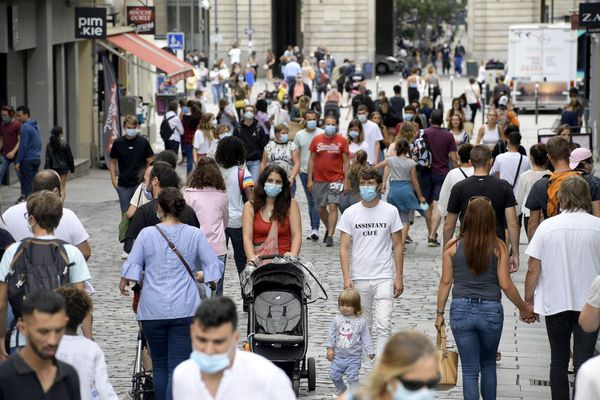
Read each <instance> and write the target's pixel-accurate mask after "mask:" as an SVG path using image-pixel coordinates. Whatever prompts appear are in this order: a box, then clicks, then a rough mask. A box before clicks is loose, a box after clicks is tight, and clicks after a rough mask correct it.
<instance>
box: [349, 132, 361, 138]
mask: <svg viewBox="0 0 600 400" xmlns="http://www.w3.org/2000/svg"><path fill="white" fill-rule="evenodd" d="M358 135H359V133H358V132H357V131H348V136H350V137H351V138H352V139H356V138H357V137H358Z"/></svg>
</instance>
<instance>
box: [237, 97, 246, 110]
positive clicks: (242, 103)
mask: <svg viewBox="0 0 600 400" xmlns="http://www.w3.org/2000/svg"><path fill="white" fill-rule="evenodd" d="M234 104H235V108H244V107H245V106H246V100H244V99H242V100H236V101H235V103H234Z"/></svg>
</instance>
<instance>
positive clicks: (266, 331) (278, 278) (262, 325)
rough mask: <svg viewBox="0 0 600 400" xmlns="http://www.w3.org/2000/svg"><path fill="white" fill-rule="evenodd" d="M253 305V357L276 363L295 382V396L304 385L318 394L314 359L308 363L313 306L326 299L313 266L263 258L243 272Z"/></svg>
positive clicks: (250, 305) (294, 260) (250, 330)
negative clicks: (305, 379) (303, 381)
mask: <svg viewBox="0 0 600 400" xmlns="http://www.w3.org/2000/svg"><path fill="white" fill-rule="evenodd" d="M241 278H242V288H243V291H244V296H245V297H246V299H247V300H248V344H249V348H250V351H252V352H254V353H256V354H260V355H261V356H263V357H265V358H267V359H269V360H270V361H272V362H274V363H275V364H276V365H277V366H279V367H280V368H281V369H283V370H284V371H285V372H286V373H287V375H288V376H289V377H290V379H291V381H292V384H293V387H294V391H295V393H296V395H298V392H299V391H300V379H303V378H307V379H308V390H310V391H313V390H315V388H316V379H317V371H316V364H315V359H314V358H312V357H310V358H308V359H307V358H306V352H307V347H308V303H312V302H314V301H316V300H318V299H327V293H325V289H323V286H321V284H320V283H319V280H318V278H317V276H316V273H315V272H314V268H313V266H312V264H310V263H309V262H306V261H303V260H300V259H298V258H295V257H279V256H267V257H262V258H261V259H260V261H258V262H257V263H256V264H255V265H253V264H250V265H249V266H247V267H246V269H244V271H242V274H241Z"/></svg>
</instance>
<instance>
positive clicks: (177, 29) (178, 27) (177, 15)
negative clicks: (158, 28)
mask: <svg viewBox="0 0 600 400" xmlns="http://www.w3.org/2000/svg"><path fill="white" fill-rule="evenodd" d="M180 11H181V10H179V0H176V1H175V18H177V21H175V30H176V31H177V32H180V31H181V29H180V28H181V27H180V25H179V21H180V20H181V12H180Z"/></svg>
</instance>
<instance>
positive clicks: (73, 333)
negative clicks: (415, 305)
mask: <svg viewBox="0 0 600 400" xmlns="http://www.w3.org/2000/svg"><path fill="white" fill-rule="evenodd" d="M464 53H465V51H464V48H463V47H462V45H461V44H460V42H458V44H457V46H456V49H455V50H454V60H455V62H456V65H455V66H454V69H455V71H456V73H458V74H460V73H462V57H463V55H464ZM441 54H442V59H443V60H442V61H443V62H442V67H443V70H444V71H443V72H445V70H447V69H449V68H450V65H449V54H450V50H449V48H448V47H443V48H442V50H441ZM189 57H190V60H191V61H192V62H194V63H195V64H197V65H198V66H199V68H205V66H206V60H205V57H204V58H202V57H199V56H194V55H189ZM195 57H198V60H196V59H195ZM229 61H230V63H231V65H232V68H231V71H229V70H228V69H227V67H226V66H225V63H224V61H223V60H220V61H218V62H217V63H215V65H214V67H213V69H212V70H210V71H208V70H207V71H206V81H205V82H209V83H210V84H211V86H212V92H213V97H214V101H215V105H218V106H219V112H218V113H217V114H212V113H209V112H206V107H205V104H203V102H204V100H203V97H202V93H197V92H194V97H190V98H189V99H187V100H183V101H181V102H180V103H178V102H177V101H172V102H170V103H169V104H168V107H167V112H166V114H165V115H164V120H163V123H162V125H161V127H160V131H161V132H160V134H161V137H162V139H163V141H164V148H165V150H164V151H162V152H159V153H157V154H155V153H154V150H153V149H152V146H151V144H150V142H149V141H148V139H146V138H145V137H143V136H141V135H140V130H139V126H138V119H137V118H136V117H135V116H132V115H128V116H125V117H124V120H123V132H124V134H123V136H122V137H120V138H118V139H117V140H116V141H115V142H114V143H113V145H112V149H111V151H110V161H109V163H108V167H109V174H110V178H111V182H112V185H113V186H114V189H115V191H116V194H117V196H116V197H118V200H119V212H120V216H121V224H120V225H119V238H118V239H119V241H120V242H122V243H123V251H124V252H123V255H122V258H123V264H122V267H121V273H120V281H119V284H118V288H119V289H118V290H119V292H120V294H121V295H123V296H129V295H132V294H133V296H132V307H133V310H134V312H135V318H136V320H137V321H138V323H139V327H140V331H141V332H142V333H143V336H144V338H145V342H146V343H147V355H148V357H147V359H146V360H145V368H146V369H148V370H152V385H153V386H152V387H153V392H154V398H156V399H159V400H162V399H169V400H170V399H189V398H212V399H231V398H242V397H245V398H256V399H258V398H261V399H284V400H285V399H293V398H295V396H296V394H295V393H294V388H293V386H292V383H291V381H290V379H289V378H290V377H289V376H287V375H286V373H285V372H284V371H283V370H282V369H280V368H278V367H277V366H276V365H275V364H274V363H272V362H270V361H269V360H267V359H266V358H264V357H262V356H259V355H257V354H253V353H251V352H247V351H242V350H241V349H240V348H239V344H240V341H241V340H242V338H241V332H240V328H239V325H240V324H239V323H238V319H239V316H238V314H237V311H236V304H235V303H234V302H233V300H231V299H230V298H227V297H223V293H224V291H225V290H231V288H234V291H238V290H240V289H239V284H240V283H239V282H237V281H234V282H228V281H226V280H225V268H226V266H227V264H228V261H229V264H231V261H230V260H228V259H227V254H228V249H229V246H230V244H231V249H232V252H233V263H234V264H235V267H236V272H237V273H238V274H241V273H242V272H243V271H244V269H245V268H246V266H247V265H249V264H252V265H258V264H259V262H260V260H261V257H265V256H271V255H279V256H281V257H290V259H294V260H295V259H296V258H298V257H300V258H301V257H302V244H303V242H305V241H312V242H315V243H319V241H320V240H321V239H322V242H323V244H322V245H323V246H325V247H330V248H331V247H335V246H336V245H337V246H338V247H339V264H340V270H339V271H337V272H335V271H330V272H329V273H331V274H335V273H337V274H338V275H339V281H340V286H343V291H342V292H341V293H339V297H338V301H337V306H338V311H339V313H334V314H332V315H331V318H330V319H329V320H330V321H331V325H330V330H329V335H328V338H327V341H326V345H325V347H326V348H324V349H322V350H323V355H324V356H325V357H326V358H327V360H329V361H330V362H331V367H330V371H329V375H330V378H331V380H332V382H333V384H334V386H335V390H336V392H335V395H336V396H340V398H344V399H392V398H393V399H411V398H422V399H430V398H433V397H434V395H435V390H434V389H435V388H436V386H437V384H438V383H439V381H440V379H441V378H442V377H441V376H440V372H439V368H438V365H437V362H436V355H435V349H434V347H433V345H432V344H431V342H430V341H429V339H427V338H426V337H424V336H423V335H421V334H419V333H416V332H399V333H394V332H393V331H392V312H393V309H394V299H396V298H398V297H400V296H401V295H402V294H403V292H404V290H405V288H404V269H405V265H404V264H405V262H404V255H405V253H406V251H407V250H406V249H405V244H406V243H411V242H412V241H413V240H425V241H426V243H427V246H429V247H432V248H438V247H439V248H440V250H441V251H440V253H441V255H440V256H441V260H442V263H441V264H442V273H441V277H440V282H439V287H438V292H437V302H436V313H435V316H434V315H432V316H431V318H432V319H433V318H434V317H435V323H434V325H435V328H436V329H437V331H439V332H441V331H442V330H445V329H446V327H445V325H446V321H445V315H446V308H447V303H448V298H449V297H450V293H451V301H450V307H449V319H448V322H449V326H450V329H451V330H452V333H453V337H454V339H455V341H456V346H457V349H458V354H459V356H460V361H461V370H462V379H463V384H462V388H463V397H464V398H465V399H467V400H475V399H479V398H480V396H481V397H483V398H484V399H486V400H487V399H495V398H496V392H497V373H496V362H497V358H498V356H499V353H498V347H499V343H500V340H501V336H502V332H503V322H504V310H503V306H502V293H504V295H505V296H506V297H507V298H508V299H509V300H510V302H511V303H513V305H514V306H515V307H516V309H517V310H518V312H519V316H520V319H521V320H522V321H523V322H524V323H536V322H538V321H539V320H540V317H541V316H543V317H544V320H545V326H546V331H547V335H548V342H549V344H550V359H551V364H550V366H549V376H550V386H551V393H552V398H553V399H568V398H569V397H570V385H569V380H568V366H569V362H570V358H571V356H572V359H573V365H574V372H575V375H576V388H575V389H574V390H573V391H574V393H576V396H577V397H576V398H577V399H580V398H581V399H593V398H597V397H592V396H598V393H597V391H598V387H600V382H599V380H598V375H597V368H598V363H599V362H600V361H598V358H593V355H594V346H595V344H596V341H597V338H598V330H599V327H600V301H599V300H598V299H599V297H600V280H599V279H600V277H599V275H600V253H599V250H598V246H596V243H597V242H598V240H600V237H597V236H598V235H600V219H598V217H600V181H599V180H598V178H596V177H594V176H593V175H592V174H591V173H590V172H591V163H592V159H591V157H592V154H591V152H590V150H589V149H585V148H581V147H580V148H575V146H574V145H573V143H572V137H570V139H566V138H565V137H564V136H565V135H566V134H565V133H564V132H563V130H561V131H560V132H559V134H558V135H557V136H555V137H552V138H551V139H549V140H548V141H547V143H545V144H536V145H534V146H532V147H531V148H530V149H529V151H528V152H527V151H526V150H527V149H524V148H523V146H522V145H521V140H522V136H521V133H520V129H519V122H518V118H517V115H516V113H515V111H514V110H513V109H512V106H511V102H510V99H509V97H507V94H508V93H506V92H504V91H502V88H503V86H502V83H501V82H500V83H499V85H497V87H500V90H498V92H497V93H496V92H494V96H493V98H492V99H491V100H490V108H489V110H488V113H487V121H486V123H485V124H484V125H483V126H482V127H481V128H480V129H479V131H478V133H477V134H476V135H474V132H473V123H474V121H475V115H476V113H477V111H478V110H479V109H480V107H481V101H482V98H481V91H480V88H479V85H477V84H476V83H477V82H476V81H475V79H474V78H473V79H470V80H469V84H468V85H467V86H466V87H465V90H464V94H463V95H461V96H459V97H457V98H455V99H452V106H451V108H450V110H448V112H447V113H446V115H444V112H443V110H442V109H441V108H443V106H442V107H440V104H441V97H442V92H441V88H440V81H439V78H438V76H437V75H436V69H435V66H434V65H430V66H429V67H428V68H426V71H427V74H426V75H425V76H424V78H421V76H420V71H418V70H417V69H415V70H414V71H413V74H412V75H411V76H410V77H409V78H408V80H407V86H408V93H407V94H408V98H407V99H405V98H404V97H403V96H402V91H401V88H400V86H397V87H394V95H393V96H392V97H390V98H389V99H388V98H387V97H386V96H385V92H382V93H378V94H377V95H378V97H377V99H373V98H372V95H371V94H370V92H369V91H368V90H367V89H366V84H365V83H366V81H365V76H364V74H363V72H362V71H361V67H360V65H358V64H354V63H352V62H351V61H350V60H345V61H344V63H343V64H341V65H340V66H336V65H335V61H334V60H333V57H331V55H330V54H329V53H328V52H327V50H326V49H322V48H319V49H318V50H317V52H315V54H314V62H312V61H311V60H309V59H306V58H305V57H304V56H303V55H302V53H301V51H300V49H298V48H297V47H294V46H290V47H289V48H288V49H287V50H286V52H285V53H284V55H283V56H282V57H281V58H279V59H277V58H276V57H275V55H274V54H273V53H272V52H269V53H268V54H267V57H266V63H265V64H264V67H263V68H264V70H265V71H268V73H267V81H268V83H267V90H265V91H258V93H257V91H254V94H252V91H253V88H252V87H253V86H254V84H255V83H256V68H257V62H256V54H251V55H250V58H249V59H248V61H247V64H246V67H245V68H242V66H241V64H242V63H241V50H240V49H239V48H238V46H237V45H234V46H233V47H232V49H231V50H230V51H229ZM278 66H280V67H281V68H280V69H277V67H278ZM278 77H280V78H281V80H279V81H277V78H278ZM269 84H272V87H270V86H269ZM229 90H231V91H230V92H229ZM425 93H427V94H429V95H424V94H425ZM344 94H346V96H345V97H344ZM312 98H316V102H312V101H311V100H312ZM252 99H256V101H252ZM322 100H325V104H324V107H323V103H322ZM572 103H573V104H571V103H570V105H569V107H570V108H568V109H567V112H576V111H573V110H572V109H573V108H574V107H575V106H576V104H575V100H573V102H572ZM342 105H343V106H345V107H347V108H348V115H349V116H350V115H351V117H352V118H350V123H349V124H348V126H347V128H346V127H345V126H344V127H341V126H340V123H341V121H340V108H341V106H342ZM327 107H329V110H330V111H331V112H329V111H327V110H328V108H327ZM15 116H16V119H15ZM565 118H566V117H565ZM566 119H568V118H566ZM576 122H577V121H576ZM567 128H569V129H571V128H572V127H570V126H567ZM342 130H345V132H344V133H345V134H342ZM573 133H575V134H576V131H574V130H572V129H571V130H570V134H571V135H572V134H573ZM64 136H65V132H63V130H62V128H60V127H56V128H54V129H53V130H52V132H51V136H50V141H49V143H48V145H47V147H46V162H45V165H44V169H42V170H39V168H40V158H41V139H40V132H39V129H38V127H37V124H36V123H35V121H34V120H33V119H31V117H30V113H29V109H28V108H27V107H25V106H21V107H19V108H17V110H16V112H14V113H13V111H12V110H11V109H9V108H3V109H2V138H3V142H2V144H3V148H2V161H3V162H2V170H0V172H1V174H0V175H3V174H4V173H5V171H6V169H7V168H8V166H9V165H10V164H11V163H14V164H15V168H16V169H17V170H18V171H19V174H20V180H21V187H22V192H21V195H22V200H24V201H23V202H20V203H19V204H16V205H14V206H12V207H11V208H9V209H7V210H6V211H5V212H4V214H3V215H2V220H3V226H4V228H5V229H2V230H0V241H1V243H0V247H2V251H3V255H2V258H1V261H0V327H4V326H6V327H7V329H6V330H5V329H1V330H0V359H5V358H7V361H5V362H3V363H0V399H3V398H27V399H29V398H31V399H38V398H40V399H41V398H56V399H79V398H82V399H95V398H102V399H114V398H116V394H115V391H114V389H113V388H112V386H111V384H110V382H109V380H108V377H107V368H106V361H105V359H104V355H103V352H102V349H101V348H100V347H99V346H98V345H97V344H96V343H95V342H93V332H94V330H93V317H92V312H93V294H94V292H95V290H94V288H93V286H92V284H91V279H92V278H91V275H90V272H89V269H88V266H87V263H86V260H87V259H89V257H90V255H91V250H90V246H89V244H88V239H89V236H88V235H87V233H86V231H85V228H84V227H83V225H82V224H81V222H80V221H79V219H78V218H77V216H76V215H75V214H74V213H73V212H72V211H71V210H69V209H67V208H64V207H63V202H64V199H65V192H66V187H65V182H66V176H67V174H68V173H69V172H73V171H74V162H73V159H72V155H71V152H70V149H69V147H68V145H67V144H66V143H65V141H64ZM180 151H181V161H182V162H185V170H186V173H187V174H186V181H185V182H182V181H181V178H180V176H179V175H178V173H177V171H176V168H177V165H178V161H179V159H180V158H179V157H180V155H179V154H180V153H179V152H180ZM523 153H525V154H523ZM527 154H528V155H527ZM184 159H185V161H184ZM298 177H299V178H300V182H298V179H297V178H298ZM299 184H302V186H303V192H304V196H306V207H307V210H306V214H307V215H308V216H309V220H308V221H303V220H302V218H301V215H302V212H301V207H300V205H299V203H298V202H297V200H296V199H295V196H296V195H299V194H300V193H299V191H298V190H297V185H299ZM115 212H116V210H115ZM415 212H417V213H419V214H420V215H421V216H423V217H424V218H423V220H424V223H425V225H426V227H427V237H425V238H418V239H417V238H414V239H413V238H411V237H410V235H409V229H410V226H411V225H412V224H413V223H419V222H418V221H419V220H415ZM303 224H305V231H308V232H309V234H308V235H307V236H306V237H303V226H302V225H303ZM309 224H310V226H308V225H309ZM440 225H442V226H443V229H442V236H441V238H440V237H439V236H438V231H439V226H440ZM457 227H459V228H458V230H457ZM522 229H524V232H526V234H527V237H528V239H529V241H528V245H527V249H526V251H525V254H526V255H527V256H528V261H527V267H528V269H527V275H526V281H525V285H524V287H523V288H522V290H521V293H520V292H519V289H518V288H517V287H516V286H515V284H514V283H513V281H512V278H511V274H512V273H515V272H517V271H518V270H519V268H520V266H521V265H522V264H524V263H523V262H521V260H520V257H519V255H520V252H519V248H520V242H521V240H520V239H521V238H520V236H521V231H522ZM338 231H339V236H338V237H339V243H336V242H335V241H334V238H335V237H336V235H338ZM440 239H441V240H440ZM319 245H321V244H319ZM314 261H318V260H314ZM115 285H116V282H115ZM211 297H212V298H211ZM242 297H243V298H244V294H243V295H242ZM246 300H247V299H245V298H244V301H243V309H244V311H246V310H247V302H246ZM284 310H285V308H284ZM270 312H271V311H270V310H269V313H270ZM284 313H285V311H284ZM80 330H81V332H82V335H81V336H80V335H79V334H78V332H79V331H80ZM571 342H573V346H571ZM361 367H364V368H365V369H366V370H367V372H368V376H367V377H366V379H365V380H364V381H363V382H362V383H361V382H359V373H360V371H361ZM242 383H243V384H242ZM592 393H593V395H592ZM574 396H575V395H574Z"/></svg>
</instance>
